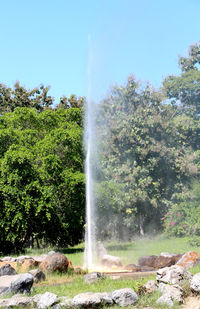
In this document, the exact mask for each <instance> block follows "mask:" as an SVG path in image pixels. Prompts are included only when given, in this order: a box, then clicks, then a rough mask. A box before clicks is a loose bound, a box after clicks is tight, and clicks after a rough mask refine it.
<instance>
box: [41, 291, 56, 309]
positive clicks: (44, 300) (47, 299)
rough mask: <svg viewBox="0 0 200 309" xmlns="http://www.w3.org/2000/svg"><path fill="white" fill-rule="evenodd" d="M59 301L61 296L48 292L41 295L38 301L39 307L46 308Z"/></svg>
mask: <svg viewBox="0 0 200 309" xmlns="http://www.w3.org/2000/svg"><path fill="white" fill-rule="evenodd" d="M58 302H59V298H58V296H57V295H56V294H53V293H50V292H46V293H44V294H42V295H41V296H40V297H39V301H38V302H37V308H38V309H44V308H48V307H51V306H53V305H55V304H56V303H58Z"/></svg>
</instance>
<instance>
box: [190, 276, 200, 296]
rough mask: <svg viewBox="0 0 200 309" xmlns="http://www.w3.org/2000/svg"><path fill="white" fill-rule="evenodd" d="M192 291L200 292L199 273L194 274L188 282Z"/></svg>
mask: <svg viewBox="0 0 200 309" xmlns="http://www.w3.org/2000/svg"><path fill="white" fill-rule="evenodd" d="M190 288H191V290H192V292H196V293H200V273H197V274H195V275H194V276H193V277H192V280H191V282H190Z"/></svg>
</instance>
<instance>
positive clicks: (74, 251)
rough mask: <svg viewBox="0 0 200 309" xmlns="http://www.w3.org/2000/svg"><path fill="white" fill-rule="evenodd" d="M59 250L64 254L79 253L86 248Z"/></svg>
mask: <svg viewBox="0 0 200 309" xmlns="http://www.w3.org/2000/svg"><path fill="white" fill-rule="evenodd" d="M59 252H62V253H64V254H67V253H68V254H70V253H79V252H84V248H61V249H59Z"/></svg>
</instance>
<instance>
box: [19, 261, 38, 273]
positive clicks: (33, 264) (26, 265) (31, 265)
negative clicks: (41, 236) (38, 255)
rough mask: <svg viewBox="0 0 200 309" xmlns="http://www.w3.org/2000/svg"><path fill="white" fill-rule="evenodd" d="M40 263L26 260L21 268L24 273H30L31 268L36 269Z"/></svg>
mask: <svg viewBox="0 0 200 309" xmlns="http://www.w3.org/2000/svg"><path fill="white" fill-rule="evenodd" d="M38 264H39V263H38V261H35V260H34V259H26V260H24V262H23V263H22V267H21V271H22V272H27V271H29V270H30V269H31V268H35V267H37V266H38Z"/></svg>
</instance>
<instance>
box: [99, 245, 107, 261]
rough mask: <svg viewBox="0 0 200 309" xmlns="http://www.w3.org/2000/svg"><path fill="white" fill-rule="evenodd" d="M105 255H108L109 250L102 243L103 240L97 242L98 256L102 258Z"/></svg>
mask: <svg viewBox="0 0 200 309" xmlns="http://www.w3.org/2000/svg"><path fill="white" fill-rule="evenodd" d="M104 255H107V250H106V248H105V247H104V245H103V244H102V242H100V241H98V242H97V256H98V257H99V258H102V257H103V256H104Z"/></svg>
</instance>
